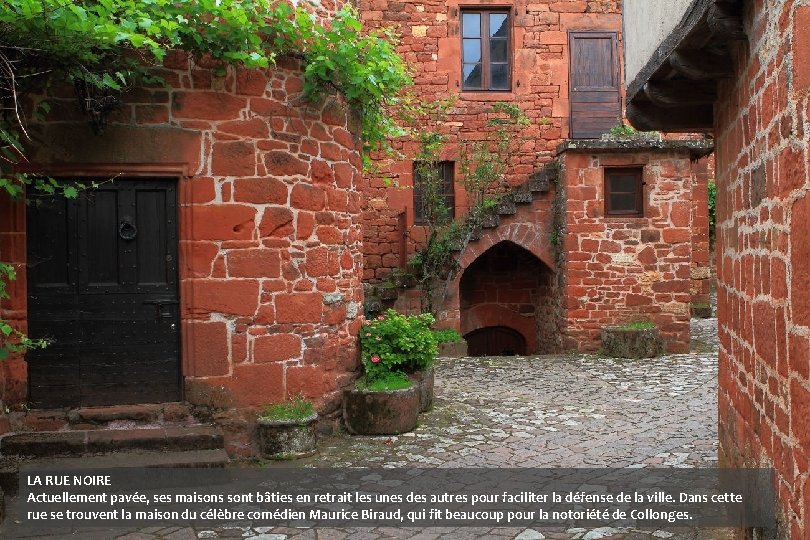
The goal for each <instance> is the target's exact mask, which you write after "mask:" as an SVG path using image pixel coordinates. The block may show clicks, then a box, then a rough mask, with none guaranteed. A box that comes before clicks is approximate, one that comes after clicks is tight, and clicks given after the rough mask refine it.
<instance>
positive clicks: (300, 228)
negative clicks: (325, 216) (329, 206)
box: [295, 211, 315, 240]
mask: <svg viewBox="0 0 810 540" xmlns="http://www.w3.org/2000/svg"><path fill="white" fill-rule="evenodd" d="M314 230H315V216H313V215H312V213H310V212H304V211H299V212H298V216H297V217H296V220H295V236H296V238H298V239H299V240H305V239H307V238H309V237H310V236H312V232H313V231H314Z"/></svg>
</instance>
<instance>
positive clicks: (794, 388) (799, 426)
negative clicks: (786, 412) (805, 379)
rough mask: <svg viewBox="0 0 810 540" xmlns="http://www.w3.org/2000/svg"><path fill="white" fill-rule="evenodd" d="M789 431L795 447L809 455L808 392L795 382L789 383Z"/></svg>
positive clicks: (809, 397) (809, 407) (809, 409)
mask: <svg viewBox="0 0 810 540" xmlns="http://www.w3.org/2000/svg"><path fill="white" fill-rule="evenodd" d="M790 408H791V414H790V429H791V432H792V435H793V437H794V438H795V440H796V444H797V446H798V447H799V448H800V449H802V450H804V453H805V455H810V414H807V411H810V390H808V389H807V387H806V386H804V385H803V384H802V383H800V382H799V381H797V380H795V379H794V380H792V381H791V382H790Z"/></svg>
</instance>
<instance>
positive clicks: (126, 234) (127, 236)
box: [118, 216, 138, 240]
mask: <svg viewBox="0 0 810 540" xmlns="http://www.w3.org/2000/svg"><path fill="white" fill-rule="evenodd" d="M118 236H120V237H121V239H122V240H134V239H135V237H136V236H138V227H136V226H135V223H133V220H132V218H131V217H129V216H124V217H123V218H122V219H121V223H120V224H119V225H118Z"/></svg>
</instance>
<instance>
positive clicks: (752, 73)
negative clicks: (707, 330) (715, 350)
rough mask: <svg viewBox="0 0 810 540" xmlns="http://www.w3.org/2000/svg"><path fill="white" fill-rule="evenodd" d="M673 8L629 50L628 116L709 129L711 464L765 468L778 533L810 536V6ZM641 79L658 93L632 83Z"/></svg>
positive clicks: (652, 123) (644, 15)
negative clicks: (714, 377) (715, 333)
mask: <svg viewBox="0 0 810 540" xmlns="http://www.w3.org/2000/svg"><path fill="white" fill-rule="evenodd" d="M627 4H628V5H627V6H626V9H627V15H628V17H630V18H634V19H638V18H641V19H646V20H654V19H649V17H650V16H651V13H650V12H649V11H648V9H647V7H648V6H647V5H646V3H645V2H635V1H634V2H627ZM673 4H678V6H679V8H680V9H681V12H682V13H683V14H684V15H683V18H681V19H680V24H677V25H675V26H674V27H673V28H672V32H671V33H670V34H669V35H666V34H662V35H658V36H654V37H652V36H651V39H652V41H653V43H651V44H649V45H650V46H647V47H645V44H644V43H643V42H641V41H640V42H639V48H638V50H639V51H644V50H646V51H648V52H650V54H652V57H651V56H650V55H646V56H644V55H642V54H640V53H635V52H634V53H633V55H635V56H638V58H635V59H634V60H633V62H634V64H635V65H637V66H638V70H637V72H636V73H635V74H634V75H633V76H632V77H630V78H629V81H630V84H629V89H628V94H629V98H630V104H631V107H632V109H633V112H632V113H629V116H630V118H631V119H632V120H633V121H634V123H636V124H637V125H640V126H644V127H645V128H651V127H659V128H662V129H667V128H672V127H678V126H672V125H671V124H668V123H667V122H666V118H678V119H681V121H686V122H688V124H689V126H688V127H689V128H695V127H700V126H701V125H702V126H704V127H707V128H710V129H713V130H714V133H715V136H716V143H717V146H716V148H717V150H716V158H717V161H716V166H717V186H718V195H717V197H718V198H717V224H718V232H717V278H718V319H719V331H720V371H719V386H720V391H719V396H718V400H719V403H718V406H719V409H718V413H719V434H720V455H721V463H722V464H723V465H728V466H734V467H757V466H761V467H772V468H773V469H774V471H775V476H776V493H777V495H778V508H777V514H778V516H779V517H778V519H779V524H778V526H779V531H777V536H778V537H779V538H788V537H789V538H794V539H799V538H807V537H808V535H810V467H809V464H810V459H809V458H810V426H808V419H810V330H809V329H810V300H809V299H810V295H809V294H808V284H810V244H808V241H807V232H808V222H810V195H808V193H810V180H808V178H810V171H809V170H808V153H809V152H810V136H809V135H808V121H809V120H808V96H810V38H808V33H807V29H808V28H810V5H808V3H807V2H803V1H793V0H787V1H781V2H768V3H763V2H710V1H698V2H673ZM676 19H677V18H676ZM721 21H722V22H721ZM626 24H628V23H626ZM706 28H711V29H713V31H712V32H710V33H708V34H706V33H705V29H706ZM695 36H702V37H700V38H699V39H700V41H698V42H696V41H695V40H694V39H695ZM699 43H702V44H703V47H698V46H696V44H699ZM709 45H710V46H711V49H710V50H707V49H706V48H705V47H708V46H709ZM633 50H635V49H631V46H630V45H628V56H630V55H631V51H633ZM701 55H703V58H702V59H701V58H700V56H701ZM629 63H630V60H629V59H628V64H629ZM666 73H670V76H669V77H668V82H664V81H663V79H661V78H660V77H661V76H662V75H665V74H666ZM696 78H699V79H700V80H699V81H696V80H695V79H696ZM689 85H691V87H692V90H691V91H689V92H682V90H683V89H684V88H685V87H687V86H689ZM650 87H654V88H657V89H658V91H657V92H656V93H655V96H650V95H649V93H646V91H644V90H642V88H650ZM678 96H680V97H681V99H680V100H679V99H677V98H678ZM656 98H657V99H658V103H657V104H656V103H655V99H656ZM680 127H682V128H683V127H684V126H680ZM749 533H750V532H749Z"/></svg>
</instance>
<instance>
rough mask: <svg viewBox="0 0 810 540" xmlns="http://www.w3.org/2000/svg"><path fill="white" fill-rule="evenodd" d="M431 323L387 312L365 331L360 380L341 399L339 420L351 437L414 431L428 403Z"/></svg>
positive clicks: (432, 342) (432, 346)
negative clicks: (342, 420) (354, 434)
mask: <svg viewBox="0 0 810 540" xmlns="http://www.w3.org/2000/svg"><path fill="white" fill-rule="evenodd" d="M434 322H435V319H434V318H433V316H432V315H430V314H422V315H401V314H400V313H397V312H396V311H394V310H392V309H389V310H388V311H387V312H386V313H385V314H384V315H380V316H379V317H377V318H376V319H374V320H371V321H368V322H367V323H366V324H364V325H363V327H362V328H361V329H360V348H361V354H362V362H363V374H362V376H361V377H360V378H359V379H358V380H357V383H356V385H355V388H353V389H349V390H346V391H345V392H344V396H343V418H344V422H345V424H346V428H347V429H348V430H349V431H350V432H352V433H356V434H361V435H382V434H394V433H403V432H406V431H411V430H412V429H413V428H415V427H416V422H417V419H418V416H419V412H420V411H421V410H422V408H423V406H425V405H426V406H427V407H429V402H432V390H433V377H432V372H431V369H432V367H433V361H434V360H435V358H436V337H435V336H434V334H433V332H432V330H431V326H432V325H433V323H434ZM426 372H428V373H431V375H428V374H427V373H426ZM428 393H430V398H429V400H428V395H427V394H428ZM426 402H427V404H426Z"/></svg>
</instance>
